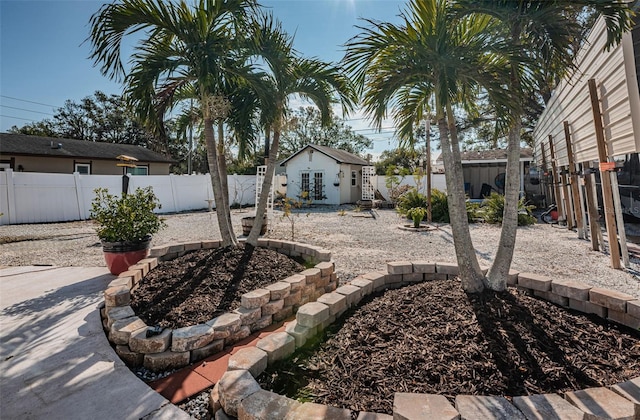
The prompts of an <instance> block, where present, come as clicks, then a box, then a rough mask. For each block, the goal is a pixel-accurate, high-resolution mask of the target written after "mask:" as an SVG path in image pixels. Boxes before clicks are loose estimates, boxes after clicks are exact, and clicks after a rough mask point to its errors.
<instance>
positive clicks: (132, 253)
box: [102, 236, 151, 276]
mask: <svg viewBox="0 0 640 420" xmlns="http://www.w3.org/2000/svg"><path fill="white" fill-rule="evenodd" d="M150 244H151V236H148V237H146V238H145V239H144V240H142V241H139V242H104V241H103V242H102V251H103V253H104V260H105V262H106V263H107V268H108V269H109V271H110V272H111V274H115V275H116V276H117V275H118V274H120V273H122V272H124V271H127V270H128V269H129V267H130V266H132V265H135V264H137V263H138V261H140V260H142V259H144V258H146V257H147V256H148V255H149V245H150Z"/></svg>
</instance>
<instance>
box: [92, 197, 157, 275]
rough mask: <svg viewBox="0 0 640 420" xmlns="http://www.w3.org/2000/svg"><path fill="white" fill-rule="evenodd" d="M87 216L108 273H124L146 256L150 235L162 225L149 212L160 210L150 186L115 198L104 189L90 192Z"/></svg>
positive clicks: (153, 214) (154, 215) (155, 215)
mask: <svg viewBox="0 0 640 420" xmlns="http://www.w3.org/2000/svg"><path fill="white" fill-rule="evenodd" d="M94 192H95V194H96V196H95V198H94V199H93V201H92V202H91V217H92V218H93V219H94V221H95V222H96V223H97V225H98V226H97V227H96V232H97V234H98V237H99V238H100V240H101V241H102V250H103V252H104V259H105V261H106V263H107V267H108V268H109V271H110V272H111V273H112V274H115V275H118V274H120V273H122V272H123V271H127V269H128V268H129V266H131V265H134V264H136V263H137V262H138V261H140V260H141V259H143V258H146V257H147V255H148V253H149V245H150V243H151V235H153V234H154V233H156V232H158V231H159V230H160V229H161V228H163V227H164V226H165V222H164V221H163V220H162V219H160V217H158V215H157V214H155V213H154V212H153V210H154V209H155V208H156V207H157V208H160V203H159V200H158V198H157V197H156V196H155V194H154V193H153V189H152V188H151V187H146V188H137V189H136V190H135V192H133V194H124V195H122V196H121V197H116V196H114V195H112V194H109V190H108V189H106V188H97V189H96V190H94Z"/></svg>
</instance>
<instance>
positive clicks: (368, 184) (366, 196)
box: [362, 166, 376, 201]
mask: <svg viewBox="0 0 640 420" xmlns="http://www.w3.org/2000/svg"><path fill="white" fill-rule="evenodd" d="M375 174H376V168H375V166H363V167H362V201H373V199H374V198H375V196H376V189H375V187H374V186H373V182H372V178H373V176H374V175H375Z"/></svg>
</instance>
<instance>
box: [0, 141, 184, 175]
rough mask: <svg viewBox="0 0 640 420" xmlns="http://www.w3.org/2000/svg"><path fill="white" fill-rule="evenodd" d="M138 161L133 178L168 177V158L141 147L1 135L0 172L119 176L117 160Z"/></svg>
mask: <svg viewBox="0 0 640 420" xmlns="http://www.w3.org/2000/svg"><path fill="white" fill-rule="evenodd" d="M120 155H125V156H130V157H133V158H136V159H137V162H135V164H136V167H135V168H126V171H127V173H131V174H133V175H168V174H169V169H170V167H171V164H172V163H174V161H173V160H172V159H171V158H168V157H165V156H164V155H162V154H160V153H156V152H152V151H151V150H147V149H145V148H144V147H141V146H133V145H130V144H115V143H103V142H93V141H86V140H73V139H61V138H54V137H40V136H29V135H26V134H8V133H0V170H5V169H12V170H14V171H16V172H45V173H62V174H71V173H74V172H78V173H80V174H82V175H122V173H123V168H122V167H119V166H117V164H118V163H121V161H120V160H119V159H118V158H117V156H120Z"/></svg>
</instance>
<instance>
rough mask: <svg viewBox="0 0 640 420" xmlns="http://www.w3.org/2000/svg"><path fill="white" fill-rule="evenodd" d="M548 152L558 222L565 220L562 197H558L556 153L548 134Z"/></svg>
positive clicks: (558, 179) (558, 177) (558, 182)
mask: <svg viewBox="0 0 640 420" xmlns="http://www.w3.org/2000/svg"><path fill="white" fill-rule="evenodd" d="M549 152H550V153H551V174H552V175H553V191H554V195H555V198H556V206H557V207H558V220H560V219H565V217H566V216H565V213H564V207H563V206H562V197H561V196H560V175H559V174H558V167H557V166H556V153H555V148H554V147H553V137H552V136H551V134H549Z"/></svg>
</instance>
